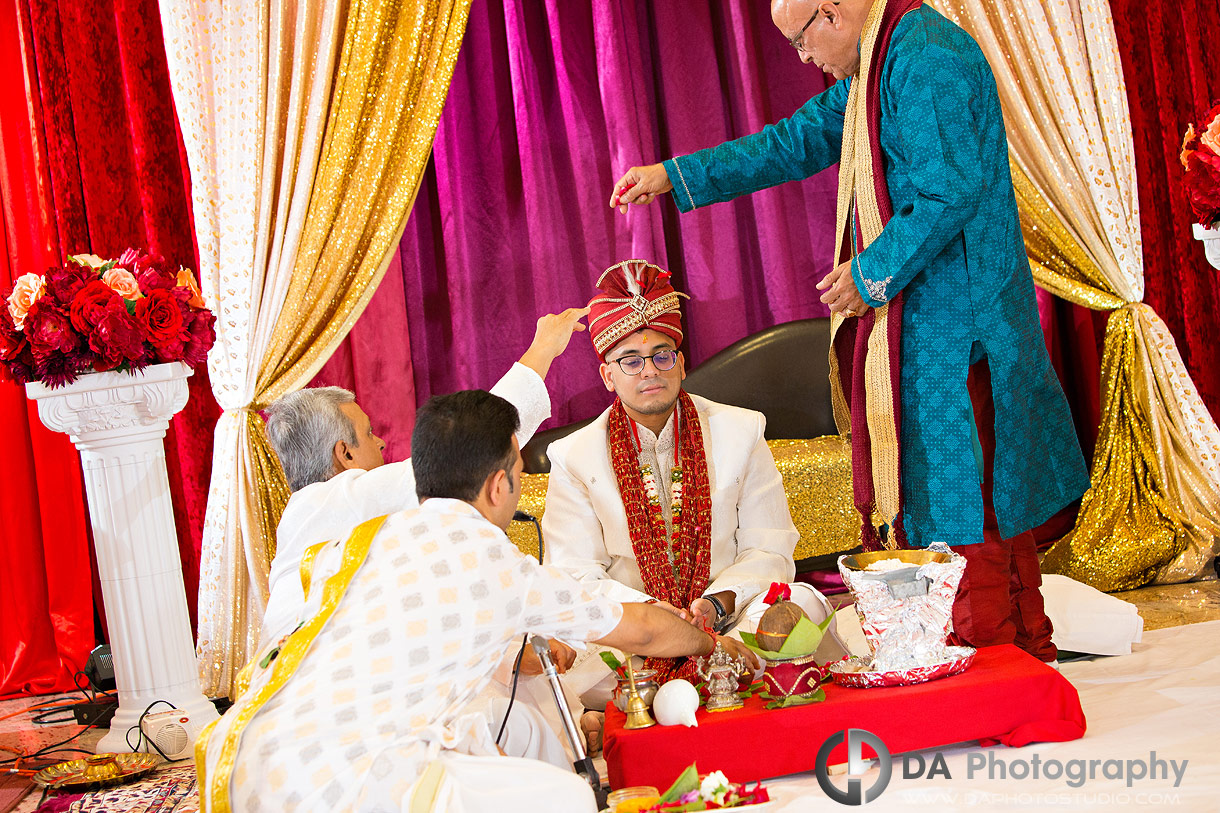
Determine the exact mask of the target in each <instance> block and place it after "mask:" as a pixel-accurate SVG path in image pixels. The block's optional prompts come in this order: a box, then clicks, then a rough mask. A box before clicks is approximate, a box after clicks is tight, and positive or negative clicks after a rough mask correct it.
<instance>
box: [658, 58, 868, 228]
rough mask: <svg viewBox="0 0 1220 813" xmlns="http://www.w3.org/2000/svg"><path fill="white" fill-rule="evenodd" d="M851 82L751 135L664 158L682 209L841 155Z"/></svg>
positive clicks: (793, 175)
mask: <svg viewBox="0 0 1220 813" xmlns="http://www.w3.org/2000/svg"><path fill="white" fill-rule="evenodd" d="M847 92H848V82H847V81H843V82H836V83H835V84H833V85H831V86H830V87H829V88H827V89H826V90H824V91H822V92H821V93H819V94H818V95H817V96H814V97H813V98H812V99H810V100H809V101H807V102H806V103H805V104H804V105H802V106H801V107H800V109H798V110H797V111H796V112H795V113H793V114H792V116H791V117H790V118H786V119H782V120H781V121H778V122H776V123H775V124H768V125H767V126H766V127H764V128H763V129H762V130H760V131H759V132H757V133H754V134H752V135H748V136H744V137H742V138H738V139H736V140H734V141H726V142H725V143H723V144H721V145H719V146H717V147H709V148H708V149H706V150H700V151H699V152H693V153H691V154H690V155H681V156H678V157H677V158H671V159H670V160H668V161H666V162H665V171H666V172H667V173H668V174H669V182H670V183H671V184H673V187H674V191H673V198H674V202H675V203H677V205H678V209H679V211H682V212H689V211H690V210H691V209H695V208H697V207H699V206H706V205H708V204H709V203H719V202H721V201H725V200H732V199H733V198H736V197H738V196H740V195H745V194H749V193H750V192H757V191H758V190H759V189H766V188H767V187H769V186H776V185H778V184H781V183H784V182H786V181H797V180H802V179H804V178H808V177H809V176H810V175H814V174H816V173H818V172H821V171H822V170H824V169H826V168H827V167H828V166H830V165H831V164H834V163H837V162H838V160H839V153H840V145H841V144H842V141H843V112H844V110H846V108H847Z"/></svg>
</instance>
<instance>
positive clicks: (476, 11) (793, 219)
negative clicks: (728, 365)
mask: <svg viewBox="0 0 1220 813" xmlns="http://www.w3.org/2000/svg"><path fill="white" fill-rule="evenodd" d="M827 82H828V77H827V76H825V75H824V74H823V73H822V72H821V71H819V70H817V69H816V68H814V67H810V66H805V65H801V64H800V63H799V62H798V61H797V54H796V52H794V51H793V50H792V48H791V47H790V46H789V45H788V44H787V43H786V42H785V41H784V39H783V38H782V37H780V36H779V35H778V34H777V32H776V31H775V28H774V26H773V25H772V24H771V20H770V15H769V9H768V5H767V3H765V2H742V0H667V2H664V3H651V2H645V1H644V0H638V2H633V1H632V0H591V2H570V0H546V2H538V0H475V2H474V5H473V7H472V9H471V15H470V23H469V25H468V26H467V29H466V40H465V42H464V43H463V46H462V52H461V54H460V55H459V57H458V63H457V67H456V70H455V71H454V77H453V83H452V85H451V86H450V90H449V99H448V102H447V104H446V107H445V112H444V114H443V115H442V117H441V120H440V126H439V128H438V130H437V137H436V143H435V145H434V147H433V162H432V164H431V166H430V168H429V170H428V173H427V176H426V178H425V181H424V184H423V188H422V189H421V191H420V194H419V197H418V199H417V200H416V202H415V208H414V210H413V212H412V215H411V219H410V221H409V222H408V224H407V228H406V232H405V233H404V235H403V238H402V243H401V246H400V260H401V264H400V268H401V272H400V278H401V281H402V285H401V289H399V288H392V289H391V288H390V287H389V286H390V285H391V279H390V277H391V275H392V274H393V273H394V272H393V269H391V272H390V274H388V275H387V282H385V283H383V284H382V287H381V289H379V290H378V292H377V294H376V295H375V296H374V298H373V304H372V305H371V306H370V310H369V312H368V313H366V315H365V316H364V317H363V318H362V319H361V320H360V322H359V323H358V324H357V325H356V328H355V330H354V331H353V333H352V338H351V340H350V341H349V344H350V345H351V347H350V348H346V349H344V350H343V351H341V353H340V354H339V355H338V358H337V360H332V362H331V364H329V365H328V366H327V367H326V368H325V369H324V370H323V371H322V373H321V374H320V375H319V377H318V379H317V380H316V381H315V383H339V384H342V385H344V386H351V385H352V384H355V385H356V392H357V396H358V397H359V398H360V400H361V402H362V403H363V404H364V406H365V409H366V410H367V411H368V412H369V413H370V414H371V415H373V416H374V420H375V421H377V422H378V426H379V428H380V430H381V432H382V434H383V436H384V437H385V438H386V439H387V443H388V449H387V452H388V454H389V456H390V457H391V458H392V459H401V458H402V457H404V456H406V455H407V454H408V439H409V437H410V426H411V422H412V418H413V414H412V412H413V409H412V408H413V406H414V405H413V404H408V403H404V401H403V400H402V398H403V394H402V391H401V390H397V391H395V390H385V391H383V390H381V389H378V388H366V387H364V386H362V385H361V381H360V371H361V370H364V371H365V373H366V375H374V376H376V377H377V378H378V380H382V379H384V378H386V377H389V378H393V377H395V376H398V377H404V378H408V379H411V380H413V382H414V388H415V395H416V397H417V399H418V400H419V401H422V400H424V399H426V398H427V397H428V396H430V395H432V394H434V393H443V392H449V391H452V390H456V389H460V388H464V387H488V386H490V385H491V384H492V383H494V382H495V380H496V379H497V378H498V377H499V376H500V375H501V374H503V372H504V371H505V370H506V369H507V368H508V366H509V365H510V364H511V363H512V362H513V361H514V360H515V359H516V358H517V357H519V356H520V354H521V353H522V352H523V351H524V350H525V348H526V346H527V345H528V344H529V340H530V338H531V337H532V335H533V324H534V321H535V320H536V319H537V317H538V316H540V315H542V314H544V313H547V312H551V311H556V310H559V309H562V308H566V307H570V306H573V305H583V304H584V303H585V302H586V301H587V300H588V299H589V297H590V295H591V294H592V292H593V284H594V282H595V281H596V279H597V277H598V276H599V275H600V273H601V272H602V270H604V269H605V268H606V267H607V266H609V265H612V264H613V263H616V262H618V261H620V260H624V259H627V258H630V257H642V258H645V259H648V260H651V261H653V262H656V263H658V264H659V265H661V266H663V267H666V268H668V269H669V270H671V271H672V272H673V273H674V276H675V281H676V284H677V287H678V288H679V289H680V290H683V291H686V292H688V293H690V294H691V296H692V297H693V301H692V302H691V303H690V305H689V306H688V308H687V354H688V364H698V363H699V362H700V361H702V360H704V359H706V358H707V357H708V356H710V355H711V354H713V353H715V352H716V351H718V350H720V349H722V348H723V347H725V346H727V345H729V344H731V343H732V342H734V341H736V340H737V339H740V338H742V337H743V336H746V335H748V334H750V333H754V332H756V331H758V330H761V329H763V328H765V327H768V326H770V325H773V324H776V323H779V322H785V321H788V320H791V319H800V318H805V317H810V316H819V315H825V314H826V313H827V311H826V309H825V308H824V307H823V306H822V305H821V303H820V302H818V297H817V291H815V290H814V288H813V283H814V282H815V281H816V280H817V279H820V278H821V276H822V275H823V274H825V273H826V272H828V271H829V270H830V256H831V254H832V253H833V251H834V248H833V242H834V241H833V229H834V225H833V219H834V206H833V203H832V202H833V200H834V196H835V190H836V184H837V177H836V174H835V172H834V170H831V171H829V172H826V173H823V174H821V175H819V176H818V177H816V178H812V179H809V180H806V181H803V182H800V183H793V184H787V185H785V186H783V187H780V188H777V189H772V190H768V191H766V192H762V193H759V194H756V195H752V196H750V197H747V198H743V199H741V200H738V201H734V202H732V203H728V204H721V205H718V206H713V207H710V208H708V209H705V210H701V211H698V212H695V213H693V214H689V215H685V216H682V217H681V218H679V217H678V214H677V211H676V210H675V209H674V207H673V205H672V204H671V203H669V202H664V203H663V204H662V205H655V206H651V207H648V208H647V209H642V210H639V211H633V212H632V213H631V214H630V215H628V216H627V217H623V216H622V215H619V214H617V213H612V212H611V210H610V209H609V207H608V205H607V203H608V197H609V190H610V186H611V184H612V183H613V181H614V179H615V178H616V177H617V175H618V173H621V172H622V171H624V170H625V169H626V168H627V167H628V166H631V165H632V164H638V163H641V162H653V161H659V160H661V159H663V158H666V157H668V156H670V155H672V154H675V153H682V152H690V151H692V150H696V149H700V148H702V147H707V146H711V145H713V144H716V143H719V142H720V141H723V140H724V139H727V138H733V137H736V136H740V135H745V134H747V133H750V132H753V131H755V130H757V129H759V128H760V127H762V126H763V125H764V124H767V123H768V122H771V121H774V120H776V119H779V118H782V117H784V116H787V115H789V114H790V113H791V112H792V111H794V110H795V109H796V108H797V107H798V106H800V105H801V104H803V103H804V102H805V101H806V100H807V99H808V98H809V97H811V96H813V95H814V94H816V93H818V92H820V91H821V90H823V89H824V88H825V87H826V85H827ZM400 291H401V293H400ZM400 298H401V299H400ZM383 299H384V300H386V301H380V300H383ZM399 302H402V304H404V305H405V313H404V312H403V311H402V310H401V309H398V310H397V311H395V307H394V306H398V304H399ZM362 337H372V339H369V338H362ZM408 345H409V349H408ZM404 349H407V350H408V352H409V354H410V355H409V361H410V364H409V366H408V364H407V357H405V356H404V352H403V351H404ZM369 350H371V351H372V352H371V353H370V352H368V351H369ZM369 371H374V372H371V373H370V372H369ZM547 383H548V384H549V385H550V387H551V390H552V393H553V403H554V405H555V415H554V418H553V419H552V422H553V423H558V424H562V423H566V422H569V421H572V420H577V419H580V418H585V417H588V416H590V415H592V414H595V413H596V412H599V411H600V410H601V409H603V408H604V407H605V406H606V405H607V404H608V403H609V399H608V394H607V393H606V392H605V390H604V388H603V387H602V385H601V383H600V381H599V379H598V377H597V373H596V358H595V356H594V354H593V350H592V347H591V346H590V344H589V342H588V340H587V339H586V338H585V337H584V335H583V334H582V335H581V336H578V337H576V339H574V340H573V343H572V347H571V348H570V349H569V351H568V352H567V353H566V354H565V355H564V356H563V357H561V358H560V359H559V360H558V361H557V362H556V364H555V366H554V368H553V369H552V372H551V374H550V376H548V379H547Z"/></svg>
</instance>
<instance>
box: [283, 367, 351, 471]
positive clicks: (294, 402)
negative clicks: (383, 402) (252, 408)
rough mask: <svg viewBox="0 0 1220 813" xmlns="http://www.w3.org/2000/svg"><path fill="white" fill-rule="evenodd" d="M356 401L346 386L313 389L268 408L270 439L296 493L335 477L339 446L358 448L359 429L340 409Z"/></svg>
mask: <svg viewBox="0 0 1220 813" xmlns="http://www.w3.org/2000/svg"><path fill="white" fill-rule="evenodd" d="M355 400H356V396H355V395H353V394H352V393H351V391H349V390H345V389H343V388H342V387H313V388H309V389H303V390H298V391H296V392H290V393H288V394H287V395H285V396H282V397H280V398H277V399H276V400H275V401H274V402H273V403H271V404H269V405H268V406H267V439H268V440H269V441H270V442H271V448H272V449H274V450H275V454H276V456H277V457H279V459H280V465H281V466H283V467H284V476H285V477H286V478H287V479H288V487H289V488H291V489H292V490H293V491H300V490H301V489H302V488H304V487H305V486H307V485H310V484H312V483H320V482H322V481H324V480H329V479H330V478H331V477H334V476H335V465H334V457H333V452H334V448H335V444H336V443H338V442H339V441H341V440H342V441H345V442H347V443H350V444H352V445H353V446H355V445H356V428H355V427H354V426H352V422H351V419H349V418H348V417H347V415H345V414H343V411H342V410H341V409H339V407H340V406H341V405H342V404H351V403H354V402H355Z"/></svg>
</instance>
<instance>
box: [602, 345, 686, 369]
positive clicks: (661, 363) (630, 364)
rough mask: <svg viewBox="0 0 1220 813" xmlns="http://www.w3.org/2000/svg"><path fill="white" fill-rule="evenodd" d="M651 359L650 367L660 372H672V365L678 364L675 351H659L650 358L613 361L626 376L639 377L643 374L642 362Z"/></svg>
mask: <svg viewBox="0 0 1220 813" xmlns="http://www.w3.org/2000/svg"><path fill="white" fill-rule="evenodd" d="M648 359H652V366H653V367H656V368H657V369H658V370H660V371H661V372H665V371H666V370H672V369H673V368H674V365H675V364H677V363H678V351H677V350H660V351H658V352H656V353H653V354H652V355H651V356H623V357H622V358H620V359H614V361H615V362H617V363H618V367H619V369H620V370H622V371H623V372H624V373H626V374H627V375H639V374H640V373H642V372H644V362H645V361H646V360H648Z"/></svg>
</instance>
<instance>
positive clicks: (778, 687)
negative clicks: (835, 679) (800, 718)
mask: <svg viewBox="0 0 1220 813" xmlns="http://www.w3.org/2000/svg"><path fill="white" fill-rule="evenodd" d="M765 663H766V665H765V666H764V667H763V673H762V680H763V685H764V686H765V687H766V690H767V694H768V696H770V697H771V698H773V699H775V700H777V701H780V702H783V701H786V700H789V698H801V699H806V700H813V699H815V696H816V695H817V692H818V687H819V686H820V685H821V683H822V678H823V677H825V674H826V673H825V670H824V669H823V668H822V667H821V666H819V665H818V663H817V661H815V660H814V659H813V655H812V654H810V655H804V656H802V657H799V658H788V659H782V660H781V659H776V660H767V661H766V662H765Z"/></svg>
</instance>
